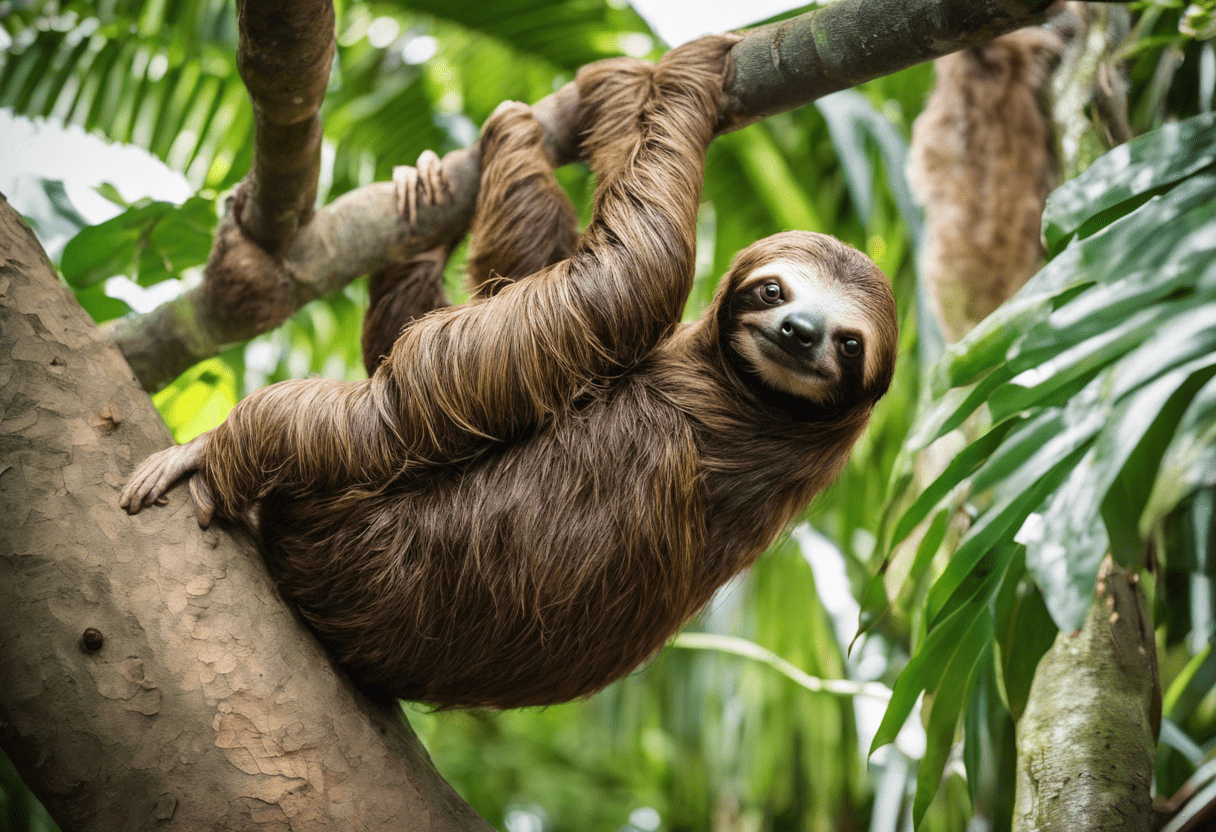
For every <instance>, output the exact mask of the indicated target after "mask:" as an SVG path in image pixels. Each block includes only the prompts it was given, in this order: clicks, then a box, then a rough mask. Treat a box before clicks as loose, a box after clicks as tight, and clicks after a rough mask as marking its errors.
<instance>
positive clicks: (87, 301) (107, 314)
mask: <svg viewBox="0 0 1216 832" xmlns="http://www.w3.org/2000/svg"><path fill="white" fill-rule="evenodd" d="M76 300H77V301H78V302H79V303H80V305H81V306H83V307H84V311H86V312H88V313H89V316H90V317H92V319H93V321H94V322H95V323H99V324H100V323H104V322H105V321H109V320H113V319H114V318H121V317H122V316H123V315H126V314H127V313H128V312H130V311H131V307H130V306H128V305H127V304H126V302H124V301H121V300H118V299H117V298H112V297H110V296H108V295H107V294H106V293H105V287H104V285H103V284H101V283H94V284H93V285H91V286H88V287H86V288H84V289H81V290H79V291H78V292H76Z"/></svg>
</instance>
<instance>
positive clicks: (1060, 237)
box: [1043, 113, 1216, 253]
mask: <svg viewBox="0 0 1216 832" xmlns="http://www.w3.org/2000/svg"><path fill="white" fill-rule="evenodd" d="M1214 162H1216V113H1209V114H1207V115H1202V116H1196V117H1194V118H1191V119H1188V120H1187V121H1183V122H1180V123H1177V124H1168V125H1166V126H1165V127H1162V128H1161V129H1160V130H1154V131H1153V132H1151V133H1148V134H1146V135H1144V136H1140V137H1139V138H1137V139H1135V140H1134V141H1131V142H1129V143H1127V144H1124V145H1120V146H1119V147H1116V148H1114V149H1113V150H1111V151H1110V152H1109V153H1107V154H1105V155H1104V156H1102V157H1101V158H1099V159H1098V160H1097V161H1095V162H1094V163H1093V164H1092V165H1090V167H1089V168H1088V169H1087V170H1086V171H1085V172H1084V173H1082V174H1081V175H1080V176H1078V177H1076V178H1075V179H1073V180H1071V181H1070V182H1066V183H1065V184H1064V185H1062V186H1061V187H1059V188H1057V189H1056V190H1055V191H1054V192H1053V193H1052V194H1051V196H1050V197H1049V198H1048V200H1047V207H1046V208H1045V209H1044V211H1043V236H1044V237H1045V238H1046V240H1047V244H1048V247H1049V248H1050V249H1051V251H1052V252H1053V253H1055V252H1058V251H1059V249H1060V247H1061V245H1062V244H1063V243H1064V242H1066V241H1067V239H1068V238H1069V237H1070V236H1071V235H1073V234H1076V233H1077V232H1078V231H1079V230H1081V229H1082V227H1083V226H1084V225H1085V224H1086V222H1087V221H1089V220H1091V219H1093V218H1098V219H1099V220H1103V219H1104V220H1106V221H1107V222H1109V220H1110V219H1113V218H1114V217H1113V216H1111V215H1110V214H1107V213H1106V212H1110V211H1111V210H1112V209H1114V211H1118V210H1119V209H1120V208H1122V207H1125V206H1126V203H1128V202H1129V201H1133V200H1134V199H1135V198H1136V197H1138V196H1143V195H1145V194H1148V193H1150V192H1152V191H1154V190H1157V189H1160V188H1163V187H1168V186H1170V185H1173V184H1174V183H1176V182H1179V181H1181V180H1183V179H1185V178H1187V177H1188V176H1191V175H1192V174H1194V173H1196V172H1197V171H1200V170H1202V169H1203V168H1206V167H1207V166H1209V165H1211V164H1213V163H1214ZM1116 216H1117V214H1116ZM1103 224H1105V223H1103Z"/></svg>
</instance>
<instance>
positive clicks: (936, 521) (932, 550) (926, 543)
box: [850, 506, 954, 646]
mask: <svg viewBox="0 0 1216 832" xmlns="http://www.w3.org/2000/svg"><path fill="white" fill-rule="evenodd" d="M953 513H954V512H953V511H952V510H951V507H950V506H947V507H946V508H943V509H941V510H939V511H938V512H937V514H936V515H934V517H933V521H932V522H931V523H930V524H929V528H928V529H926V530H925V536H924V537H922V538H921V540H920V543H919V544H917V547H916V554H915V556H914V557H913V559H912V564H911V566H910V567H909V569H908V574H909V575H910V576H919V575H920V574H921V573H922V572H923V571H924V570H925V568H926V567H927V566H928V565H929V562H930V561H931V560H932V559H933V556H934V555H935V554H936V553H937V550H938V549H939V548H941V545H942V541H943V540H945V538H946V530H947V529H948V528H949V527H950V518H951V516H952V515H953ZM891 558H892V555H888V556H887V557H886V558H885V559H884V560H883V562H882V565H880V566H879V568H878V570H877V571H876V572H875V573H874V574H873V575H871V576H870V579H869V582H868V583H867V585H866V590H865V593H864V594H863V595H862V597H861V610H860V612H859V614H858V625H857V634H856V635H855V636H853V642H854V643H855V642H856V641H857V638H858V637H859V636H861V635H863V634H864V633H866V632H868V631H869V630H870V629H871V628H873V627H874V625H875V624H877V623H878V622H879V621H881V620H882V619H883V616H885V615H886V614H887V611H888V610H889V609H890V608H891V602H890V600H889V599H888V598H887V590H886V581H885V578H886V574H887V570H888V568H889V567H890V565H891ZM850 646H852V645H851V644H850Z"/></svg>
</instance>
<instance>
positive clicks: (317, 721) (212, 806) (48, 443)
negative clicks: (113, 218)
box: [0, 198, 489, 832]
mask: <svg viewBox="0 0 1216 832" xmlns="http://www.w3.org/2000/svg"><path fill="white" fill-rule="evenodd" d="M0 356H2V358H0V517H4V518H5V522H4V523H3V524H0V570H2V571H3V577H0V667H3V668H4V673H3V680H4V683H3V684H2V685H0V744H2V745H3V747H4V750H5V752H6V753H7V754H8V755H9V756H10V758H12V760H13V762H14V764H15V765H16V766H17V768H18V770H19V771H20V773H21V775H22V778H23V779H24V780H25V781H26V783H28V784H29V785H30V786H31V787H32V788H33V789H34V791H35V793H36V794H37V795H38V796H39V798H40V799H41V800H42V801H43V803H44V805H46V807H47V808H48V810H49V811H50V812H51V814H52V816H53V817H54V818H55V820H56V821H57V822H58V823H59V824H60V826H61V827H62V828H63V829H65V830H73V832H78V831H84V830H98V832H119V831H120V830H128V829H130V830H134V829H144V828H147V827H149V826H151V825H153V824H155V823H164V822H170V821H171V822H172V823H173V824H174V825H176V826H178V827H179V828H184V829H192V830H193V829H199V830H202V829H211V830H238V829H239V830H245V829H288V828H290V829H292V830H296V831H297V832H299V830H344V829H360V830H365V829H367V830H375V829H385V830H389V829H392V830H400V829H424V828H426V829H435V830H473V829H479V830H484V829H489V827H488V826H487V825H485V823H484V822H483V821H482V820H481V819H480V818H479V817H477V815H476V814H475V813H474V812H473V810H472V809H471V808H469V807H468V806H467V804H465V803H464V802H463V801H462V800H461V799H460V798H459V797H458V796H457V795H456V794H455V792H454V791H453V790H452V789H451V787H450V786H448V784H447V783H446V782H445V781H444V780H443V779H442V778H441V777H440V776H439V774H438V773H437V772H436V771H435V769H434V767H433V766H432V765H431V764H430V761H429V759H428V758H427V755H426V753H425V751H424V750H423V749H422V747H421V746H420V744H419V743H418V741H417V739H416V738H415V737H414V735H413V734H412V732H411V731H410V730H409V727H408V725H407V724H406V723H405V722H404V720H403V719H402V718H401V716H400V714H399V712H398V711H397V710H396V709H395V708H381V707H377V706H375V705H373V704H372V703H369V702H368V701H367V700H366V699H364V698H363V697H361V696H360V695H359V694H358V693H357V692H356V691H354V689H353V688H352V687H351V684H350V682H349V681H347V679H346V677H345V676H344V675H343V674H342V673H341V672H340V671H338V670H337V669H336V668H335V667H334V666H333V664H332V663H331V661H330V660H329V658H328V657H327V655H326V654H325V652H324V651H323V650H322V649H321V647H320V646H319V645H318V644H317V643H316V641H315V639H313V637H312V636H311V634H309V632H308V631H307V630H306V629H305V628H304V627H302V626H301V625H300V623H299V621H298V620H297V619H296V617H295V616H294V615H293V614H292V613H291V612H290V611H289V610H288V608H287V607H286V606H285V605H284V604H283V603H282V601H281V600H280V599H279V596H278V594H277V592H276V590H275V588H274V585H273V584H272V582H271V580H270V578H269V576H268V575H267V573H266V571H265V569H264V567H263V566H262V563H261V560H260V558H259V557H258V556H257V553H256V551H255V549H254V547H253V546H252V545H251V543H250V542H249V541H248V540H245V539H242V537H241V536H240V535H236V534H229V533H227V532H224V531H219V530H209V531H206V532H204V531H201V530H200V529H199V528H198V527H197V525H196V524H195V523H194V520H193V510H192V508H191V506H190V505H189V500H188V498H187V497H186V492H185V489H178V490H176V491H174V492H173V494H172V495H171V498H170V500H169V505H168V507H166V508H163V509H159V510H157V511H147V512H144V513H142V514H140V515H138V516H137V517H133V518H132V517H128V516H127V515H126V513H125V512H123V511H122V510H121V509H119V507H118V503H117V495H118V489H119V487H120V485H121V484H122V483H123V481H124V480H125V478H126V475H127V473H128V471H129V469H130V467H131V465H132V464H133V463H134V462H136V461H138V460H140V459H142V458H143V457H145V456H146V455H148V454H149V453H151V452H152V451H154V450H156V449H157V448H161V447H164V446H165V445H166V444H167V443H168V442H169V441H170V437H169V434H168V431H167V430H166V429H165V426H164V424H163V423H162V422H161V420H160V417H159V415H158V414H157V413H156V410H155V409H154V408H153V407H152V404H151V402H150V401H149V399H148V397H147V395H145V394H144V392H143V391H142V390H141V389H140V386H139V384H138V382H137V381H136V380H135V378H134V376H133V375H132V373H131V370H130V368H129V367H128V366H127V364H126V363H125V362H124V361H123V359H122V356H121V354H120V353H119V352H118V350H117V348H116V347H115V346H114V345H113V344H112V343H110V342H108V341H107V340H105V339H104V338H103V337H101V336H100V334H99V333H98V332H97V330H96V328H95V327H94V326H93V324H92V322H91V321H90V319H89V317H88V315H87V314H85V312H84V311H83V310H82V309H81V308H80V307H79V306H78V305H77V304H76V302H75V300H74V299H73V297H72V295H71V292H70V291H69V290H68V289H67V288H66V287H64V286H63V285H62V284H61V283H60V282H59V280H58V278H57V277H56V275H55V273H54V271H53V269H52V267H51V265H50V263H49V262H48V261H47V259H46V255H45V254H44V253H43V251H42V248H41V246H39V244H38V242H37V241H36V240H35V239H34V236H33V234H32V233H31V232H30V230H29V228H28V227H27V226H26V225H25V224H24V223H23V222H22V221H21V220H20V218H19V217H18V216H17V214H16V213H15V212H14V211H13V210H12V209H11V208H10V207H9V205H8V203H7V202H6V201H4V200H3V198H0Z"/></svg>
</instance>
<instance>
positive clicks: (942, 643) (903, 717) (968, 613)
mask: <svg viewBox="0 0 1216 832" xmlns="http://www.w3.org/2000/svg"><path fill="white" fill-rule="evenodd" d="M996 580H997V576H996V575H992V576H990V577H989V578H988V579H987V580H986V581H985V585H986V586H988V588H991V586H995V584H996ZM982 588H983V587H981V589H982ZM991 636H992V614H991V612H989V609H988V600H987V597H986V595H985V594H984V593H983V592H979V593H977V594H976V596H974V597H972V598H971V599H969V600H968V601H967V602H965V603H963V604H960V605H959V606H958V608H957V609H955V610H954V611H953V612H952V613H951V614H950V615H947V616H945V617H944V618H943V619H942V620H941V621H939V622H937V624H936V625H934V626H933V627H932V628H931V629H930V630H929V632H928V634H927V635H926V636H925V638H924V640H923V641H922V642H921V643H920V644H919V645H918V646H917V648H916V652H915V653H914V654H913V655H912V658H911V659H909V661H908V664H907V665H905V666H904V669H903V670H902V671H901V672H900V674H899V677H898V678H897V679H896V680H895V686H894V688H892V690H891V702H890V704H889V705H887V711H886V713H885V714H883V717H882V722H881V723H880V724H879V726H878V731H877V732H876V733H875V734H874V742H873V743H872V744H871V745H870V753H871V754H873V753H874V752H875V751H876V750H877V749H879V748H881V747H882V746H884V745H886V744H887V743H890V742H894V740H895V737H896V735H897V734H898V733H899V731H900V729H901V728H902V727H903V724H904V722H906V721H907V719H908V715H909V714H910V713H912V708H913V707H914V706H915V705H916V700H917V698H919V697H920V695H921V693H922V692H924V691H926V690H937V689H938V688H939V686H941V684H942V682H943V680H944V679H945V678H946V677H947V672H948V671H949V670H950V666H951V663H952V662H953V660H954V657H955V655H956V654H958V653H959V652H960V651H961V652H963V654H964V656H967V655H970V656H971V659H972V660H974V658H975V656H976V655H978V650H979V648H978V647H975V646H974V645H973V644H972V643H971V642H972V641H975V640H979V639H980V638H981V637H982V638H983V639H988V638H991ZM965 662H966V658H964V659H963V663H965Z"/></svg>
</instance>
